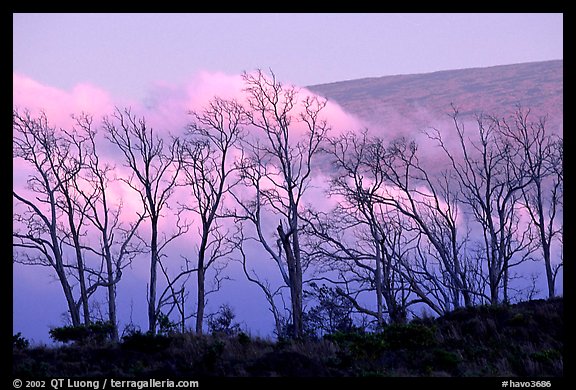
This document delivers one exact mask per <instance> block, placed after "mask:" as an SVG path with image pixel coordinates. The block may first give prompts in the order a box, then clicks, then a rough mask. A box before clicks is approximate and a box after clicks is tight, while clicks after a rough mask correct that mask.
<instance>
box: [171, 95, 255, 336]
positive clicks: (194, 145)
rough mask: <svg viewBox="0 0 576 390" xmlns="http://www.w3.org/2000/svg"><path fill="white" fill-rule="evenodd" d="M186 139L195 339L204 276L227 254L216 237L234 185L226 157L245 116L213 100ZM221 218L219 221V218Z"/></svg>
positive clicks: (228, 104)
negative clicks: (195, 221) (194, 228)
mask: <svg viewBox="0 0 576 390" xmlns="http://www.w3.org/2000/svg"><path fill="white" fill-rule="evenodd" d="M192 115H193V116H194V120H193V122H192V123H191V124H190V125H189V127H188V134H187V135H188V138H187V139H185V140H184V141H183V142H182V145H181V148H180V153H179V158H180V164H181V165H182V172H183V174H184V185H185V186H186V187H187V188H189V189H190V192H191V195H192V197H191V199H192V201H191V202H189V203H186V204H182V205H181V206H182V208H183V209H184V210H188V211H193V212H194V213H196V214H197V215H198V217H199V219H200V227H199V229H198V233H199V246H198V253H197V266H196V269H195V270H196V273H197V307H196V333H198V334H202V328H203V321H204V309H205V306H206V294H207V293H206V288H205V283H206V272H207V271H208V269H210V268H211V267H212V266H213V265H214V264H215V262H216V261H217V260H219V259H223V258H225V257H226V256H227V255H229V254H230V253H231V251H232V247H231V244H230V242H229V241H227V240H225V237H224V236H225V235H226V234H223V233H222V232H221V230H222V228H223V226H222V225H220V224H219V223H218V219H219V218H221V210H220V209H221V207H222V202H223V200H224V197H225V196H226V194H228V193H229V192H230V190H231V188H232V187H233V185H234V183H231V182H230V181H229V180H228V177H229V176H230V175H231V174H232V173H233V172H234V169H233V165H232V163H231V161H230V160H231V156H230V154H231V152H232V151H233V148H234V147H235V145H236V143H237V141H238V138H239V137H240V136H241V135H242V134H243V125H244V124H246V119H247V118H246V115H245V113H244V110H243V108H242V106H241V105H240V104H238V103H237V102H235V101H231V100H223V99H220V98H214V99H213V100H212V101H211V102H210V103H209V106H208V107H207V108H206V109H204V110H203V111H202V112H192ZM219 213H220V215H219Z"/></svg>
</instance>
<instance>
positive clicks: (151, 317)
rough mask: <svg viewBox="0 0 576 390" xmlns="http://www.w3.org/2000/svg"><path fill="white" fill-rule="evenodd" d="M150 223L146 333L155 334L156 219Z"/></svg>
mask: <svg viewBox="0 0 576 390" xmlns="http://www.w3.org/2000/svg"><path fill="white" fill-rule="evenodd" d="M151 221H152V224H151V225H152V239H151V241H150V247H151V252H152V255H151V257H150V286H149V296H148V331H149V332H150V333H152V334H156V322H157V315H156V279H157V275H156V273H157V264H158V217H157V216H153V217H151Z"/></svg>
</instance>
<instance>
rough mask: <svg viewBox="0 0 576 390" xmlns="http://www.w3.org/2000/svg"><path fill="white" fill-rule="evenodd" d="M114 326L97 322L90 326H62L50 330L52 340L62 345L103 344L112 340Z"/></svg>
mask: <svg viewBox="0 0 576 390" xmlns="http://www.w3.org/2000/svg"><path fill="white" fill-rule="evenodd" d="M113 331H114V325H113V324H111V323H110V322H103V321H97V322H94V323H92V324H89V325H80V326H72V325H67V326H62V327H59V328H52V329H50V332H49V333H50V338H52V340H54V341H59V342H62V343H69V342H75V343H78V344H88V343H95V344H103V343H104V342H106V341H109V340H111V339H112V334H113Z"/></svg>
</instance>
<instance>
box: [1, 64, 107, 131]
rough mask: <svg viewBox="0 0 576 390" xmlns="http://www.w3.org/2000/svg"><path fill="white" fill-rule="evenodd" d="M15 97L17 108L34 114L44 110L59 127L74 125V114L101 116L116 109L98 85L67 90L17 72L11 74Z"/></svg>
mask: <svg viewBox="0 0 576 390" xmlns="http://www.w3.org/2000/svg"><path fill="white" fill-rule="evenodd" d="M12 98H13V105H14V107H15V108H19V109H25V108H26V109H29V110H30V111H31V112H32V113H33V114H37V113H39V112H40V111H44V112H45V113H46V115H47V116H48V119H49V120H50V122H51V123H53V124H54V125H56V126H59V127H67V126H71V125H72V124H73V120H72V118H71V117H70V116H71V115H72V114H80V113H82V112H86V113H89V114H92V115H94V116H95V117H99V116H101V115H104V114H106V113H108V112H110V111H111V110H112V109H113V103H112V98H111V96H110V95H109V94H108V93H107V92H106V91H104V90H103V89H101V88H99V87H97V86H94V85H91V84H88V83H81V84H77V85H76V86H74V87H73V88H72V89H71V90H70V91H65V90H61V89H58V88H54V87H51V86H48V85H44V84H41V83H39V82H37V81H35V80H33V79H31V78H30V77H27V76H25V75H21V74H18V73H13V74H12Z"/></svg>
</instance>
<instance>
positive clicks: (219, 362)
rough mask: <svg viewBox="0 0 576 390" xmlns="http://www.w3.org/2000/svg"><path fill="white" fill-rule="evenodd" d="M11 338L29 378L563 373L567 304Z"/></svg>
mask: <svg viewBox="0 0 576 390" xmlns="http://www.w3.org/2000/svg"><path fill="white" fill-rule="evenodd" d="M14 340H17V341H18V342H16V341H15V342H14V348H13V366H12V370H13V374H14V375H15V376H27V377H62V376H66V377H88V376H89V377H109V376H114V377H117V378H134V377H143V376H152V377H160V376H162V377H195V378H197V377H211V376H226V377H274V376H282V377H366V376H388V377H396V376H456V377H461V376H463V377H466V376H507V377H527V376H530V377H557V376H562V375H563V349H564V328H563V300H562V299H561V298H558V299H553V300H538V301H529V302H523V303H520V304H516V305H509V306H507V305H503V306H478V307H474V308H467V309H460V310H456V311H454V312H451V313H448V314H447V315H445V316H443V317H440V318H437V319H426V320H422V321H412V322H411V323H409V324H406V325H394V326H388V327H386V328H385V329H384V330H383V331H382V332H381V333H377V334H335V335H332V336H329V337H326V338H325V339H322V340H305V341H282V342H275V341H272V340H265V339H261V338H252V337H249V336H247V335H245V334H242V333H241V334H239V335H235V336H225V335H205V336H198V335H195V334H192V333H184V334H174V335H171V336H169V337H166V338H157V339H156V338H152V339H150V338H146V337H144V338H135V339H132V340H130V341H129V340H126V341H125V342H124V343H111V342H107V343H88V344H85V345H74V344H72V345H64V346H60V347H46V346H43V347H29V346H28V345H27V344H26V343H25V342H24V341H23V339H22V337H21V336H20V335H18V337H15V339H14Z"/></svg>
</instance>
